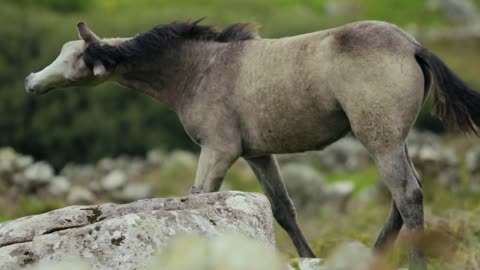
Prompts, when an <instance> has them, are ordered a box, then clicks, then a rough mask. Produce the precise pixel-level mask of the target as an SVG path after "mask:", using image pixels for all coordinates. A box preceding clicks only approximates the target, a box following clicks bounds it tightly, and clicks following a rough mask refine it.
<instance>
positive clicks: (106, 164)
mask: <svg viewBox="0 0 480 270" xmlns="http://www.w3.org/2000/svg"><path fill="white" fill-rule="evenodd" d="M115 168H116V166H115V160H113V159H112V158H108V157H107V158H102V159H100V160H99V161H98V162H97V169H98V170H99V171H100V172H102V173H108V172H110V171H113V170H114V169H115Z"/></svg>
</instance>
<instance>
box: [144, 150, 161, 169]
mask: <svg viewBox="0 0 480 270" xmlns="http://www.w3.org/2000/svg"><path fill="white" fill-rule="evenodd" d="M163 161H165V152H163V151H162V150H159V149H153V150H150V151H148V153H147V162H148V163H149V164H150V165H152V166H160V165H162V163H163Z"/></svg>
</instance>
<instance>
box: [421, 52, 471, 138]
mask: <svg viewBox="0 0 480 270" xmlns="http://www.w3.org/2000/svg"><path fill="white" fill-rule="evenodd" d="M415 58H416V59H417V62H418V64H419V65H420V67H421V68H422V70H423V73H424V76H425V87H426V89H425V91H428V90H429V88H430V86H433V98H434V104H433V115H435V116H436V117H438V118H439V119H440V120H442V121H443V122H444V123H446V124H447V125H448V126H450V127H454V128H458V129H461V130H463V131H465V132H468V133H474V134H476V135H477V136H478V135H479V128H480V93H478V92H477V91H475V90H473V89H472V88H470V87H469V86H468V85H466V84H465V82H463V81H462V80H461V79H460V78H459V77H458V76H457V75H455V73H453V71H451V70H450V69H449V68H448V67H447V66H446V65H445V63H443V61H442V60H440V58H438V57H437V56H436V55H434V54H433V53H431V52H430V51H429V50H427V49H426V48H424V47H420V46H418V47H417V49H416V52H415ZM432 78H433V81H432V80H431V79H432Z"/></svg>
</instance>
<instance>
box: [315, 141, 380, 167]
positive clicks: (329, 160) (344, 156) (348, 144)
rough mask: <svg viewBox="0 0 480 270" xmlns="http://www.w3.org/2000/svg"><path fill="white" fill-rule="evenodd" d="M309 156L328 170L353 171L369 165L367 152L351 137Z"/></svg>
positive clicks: (369, 160)
mask: <svg viewBox="0 0 480 270" xmlns="http://www.w3.org/2000/svg"><path fill="white" fill-rule="evenodd" d="M311 155H313V158H314V159H315V160H318V161H319V162H320V163H321V164H322V166H323V167H324V168H325V169H328V170H335V171H354V170H358V169H360V168H363V167H365V166H367V165H369V164H371V159H370V156H369V155H368V152H367V150H365V147H363V145H362V144H361V143H360V142H359V141H358V140H357V139H356V138H353V137H345V138H343V139H341V140H339V141H337V142H335V143H333V144H332V145H329V146H327V148H325V149H324V150H321V151H317V152H312V153H311Z"/></svg>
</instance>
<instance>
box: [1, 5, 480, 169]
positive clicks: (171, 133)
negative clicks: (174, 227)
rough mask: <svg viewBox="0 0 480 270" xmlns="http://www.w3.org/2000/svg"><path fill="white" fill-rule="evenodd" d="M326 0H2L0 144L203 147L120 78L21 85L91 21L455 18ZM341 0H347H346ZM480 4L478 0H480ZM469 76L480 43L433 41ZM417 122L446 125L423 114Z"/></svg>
mask: <svg viewBox="0 0 480 270" xmlns="http://www.w3.org/2000/svg"><path fill="white" fill-rule="evenodd" d="M326 2H327V1H325V0H317V1H315V0H300V1H294V0H228V1H227V0H204V1H199V0H175V1H172V0H160V1H155V0H136V1H129V0H99V1H93V0H69V1H65V0H2V1H0V146H7V145H8V146H13V147H14V148H15V149H17V150H18V151H19V152H23V153H28V154H33V155H34V156H35V158H36V159H46V160H48V161H50V162H52V163H53V164H54V165H55V166H57V167H60V166H62V165H63V164H65V163H66V162H67V161H76V162H87V161H95V160H97V159H99V158H100V157H104V156H116V155H118V154H131V155H143V154H144V153H145V151H146V150H147V149H151V148H163V149H165V150H171V149H173V148H181V149H188V150H196V149H197V148H196V146H195V145H193V143H191V142H190V140H189V139H188V137H187V136H186V135H185V134H184V131H183V129H182V127H181V126H180V124H179V123H178V120H177V118H176V116H175V115H174V113H173V112H171V111H169V110H168V109H167V108H166V107H165V106H164V105H163V104H161V103H159V102H157V101H155V100H153V99H151V98H149V97H146V96H143V95H140V94H138V93H135V92H133V91H129V90H127V89H125V88H122V87H119V86H117V85H114V84H104V85H101V86H98V87H96V88H95V89H68V90H58V91H54V92H52V93H50V94H48V95H45V96H30V95H27V94H26V93H25V91H24V86H23V84H24V78H25V76H26V75H28V73H30V72H31V71H38V70H40V69H41V68H43V67H44V66H46V65H47V64H49V63H50V62H51V61H52V60H53V59H54V58H55V57H56V55H57V54H58V52H59V50H60V48H61V46H62V44H63V43H64V42H66V41H68V40H72V39H77V34H76V30H75V24H76V22H78V21H80V20H85V21H87V22H88V23H89V24H90V26H91V27H92V28H93V29H94V30H95V31H96V32H97V34H99V35H100V36H102V37H116V36H132V35H134V34H136V33H138V32H142V31H146V30H148V29H149V28H151V27H152V26H154V25H156V24H159V23H167V22H170V21H173V20H185V19H197V18H201V17H207V19H206V21H205V23H209V24H214V25H218V26H219V27H221V26H224V25H227V24H229V23H233V22H238V21H253V22H256V23H257V24H259V25H260V26H261V28H260V35H261V36H263V37H269V38H274V37H282V36H289V35H295V34H301V33H305V32H311V31H317V30H321V29H325V28H329V27H333V26H337V25H340V24H343V23H346V22H350V21H355V20H361V19H376V20H386V21H390V22H392V23H395V24H398V25H400V26H401V27H408V26H411V25H412V24H416V25H417V26H418V28H419V29H420V30H421V29H429V28H431V27H442V26H446V25H452V24H455V22H450V21H448V20H447V19H446V18H444V16H443V15H442V14H441V13H440V12H437V11H429V10H428V9H427V5H426V3H425V1H420V0H389V1H385V0H363V1H353V0H350V2H353V3H357V6H358V9H356V10H354V12H352V13H348V14H345V15H344V16H343V15H342V16H331V15H328V14H327V12H326V8H325V5H326ZM337 2H348V0H342V1H337ZM477 2H478V3H479V4H480V0H477ZM426 45H427V47H429V48H430V49H431V50H433V51H434V52H435V53H437V54H438V55H439V56H440V57H441V58H443V59H444V60H445V61H446V62H447V63H448V64H449V65H450V66H451V67H452V68H453V69H454V70H456V72H457V73H459V74H460V76H461V77H462V78H464V79H465V80H466V81H468V82H469V83H470V84H472V85H473V86H474V87H476V88H477V89H479V88H480V78H479V77H478V70H480V61H473V60H475V59H478V48H479V42H478V41H441V42H427V43H426ZM417 124H418V126H419V127H420V128H429V129H432V130H434V131H437V132H441V131H442V130H443V129H442V126H441V125H440V124H439V123H438V121H435V120H434V119H432V118H431V117H429V116H428V113H427V110H425V111H424V112H422V115H421V117H420V120H419V121H418V122H417Z"/></svg>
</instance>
